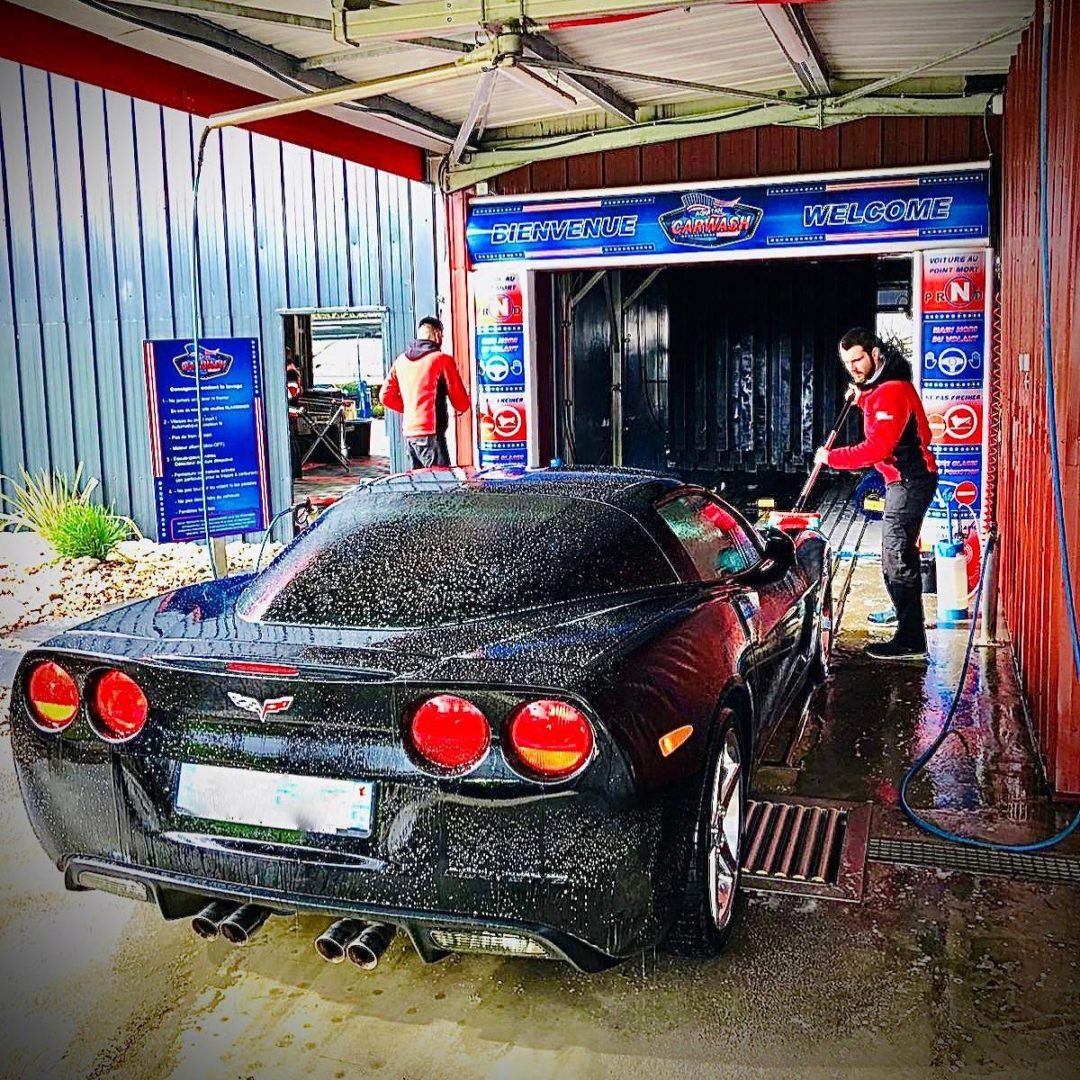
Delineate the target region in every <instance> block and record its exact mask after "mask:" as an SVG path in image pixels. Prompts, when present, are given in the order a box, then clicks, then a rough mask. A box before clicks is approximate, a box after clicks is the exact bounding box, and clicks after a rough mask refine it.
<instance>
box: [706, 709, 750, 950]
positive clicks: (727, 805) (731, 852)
mask: <svg viewBox="0 0 1080 1080" xmlns="http://www.w3.org/2000/svg"><path fill="white" fill-rule="evenodd" d="M742 818H743V805H742V754H741V753H740V751H739V740H738V737H737V735H736V734H735V731H734V729H733V728H730V727H729V728H728V730H727V731H726V732H725V733H724V742H723V745H722V746H721V748H720V756H719V758H718V759H717V762H716V767H715V768H714V769H713V780H712V791H711V794H710V798H709V847H708V883H709V913H710V915H711V917H712V922H713V926H715V927H716V929H717V930H724V929H725V928H726V927H727V925H728V923H730V922H731V917H732V914H733V913H734V911H735V888H736V885H737V884H738V878H739V855H740V852H741V848H742V825H743V821H742Z"/></svg>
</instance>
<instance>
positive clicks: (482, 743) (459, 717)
mask: <svg viewBox="0 0 1080 1080" xmlns="http://www.w3.org/2000/svg"><path fill="white" fill-rule="evenodd" d="M409 737H410V739H411V740H412V745H413V749H414V750H415V751H416V752H417V753H418V754H419V755H420V757H422V758H423V759H424V760H425V761H429V762H431V764H433V765H437V766H439V768H442V769H452V770H455V771H456V770H461V769H467V768H469V767H470V766H472V765H475V764H476V763H477V762H478V761H479V760H480V759H481V758H482V757H483V756H484V754H486V753H487V748H488V743H490V742H491V725H490V724H489V723H488V721H487V717H486V716H485V715H484V714H483V713H482V712H481V711H480V710H479V709H478V708H477V707H476V706H475V705H474V704H473V703H472V702H471V701H466V700H465V699H464V698H460V697H456V696H455V695H453V694H437V695H436V696H435V697H432V698H428V699H427V701H424V702H421V704H420V705H419V706H417V708H416V709H415V710H414V712H413V714H412V717H411V718H410V720H409Z"/></svg>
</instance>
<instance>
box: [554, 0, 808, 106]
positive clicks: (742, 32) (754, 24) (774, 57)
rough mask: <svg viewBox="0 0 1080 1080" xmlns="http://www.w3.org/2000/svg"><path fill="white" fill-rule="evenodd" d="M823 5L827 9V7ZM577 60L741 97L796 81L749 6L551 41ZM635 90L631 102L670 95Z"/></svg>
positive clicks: (662, 15) (678, 13)
mask: <svg viewBox="0 0 1080 1080" xmlns="http://www.w3.org/2000/svg"><path fill="white" fill-rule="evenodd" d="M826 6H827V5H826ZM548 36H549V37H550V39H551V40H552V41H553V42H554V43H555V44H556V45H558V46H559V47H560V48H561V49H564V50H565V51H566V53H567V54H568V55H569V56H572V57H573V58H574V60H576V61H578V62H579V63H583V64H596V65H598V66H600V67H607V68H618V69H621V70H623V71H632V72H635V73H647V74H650V75H662V76H664V77H665V78H674V79H688V80H692V81H697V82H709V83H719V84H721V85H726V86H735V87H740V88H742V89H745V90H759V89H762V88H765V89H768V88H771V87H773V86H784V85H793V84H794V82H795V80H794V76H793V75H792V73H791V69H790V68H789V67H788V65H787V62H786V61H785V60H784V56H783V53H781V51H780V50H779V48H778V47H777V45H776V42H775V41H774V40H773V37H772V34H771V33H770V32H769V29H768V27H767V25H766V24H765V20H764V18H763V17H762V15H761V13H760V12H759V11H758V10H757V9H756V8H754V7H744V6H741V5H736V6H732V7H724V6H717V7H708V8H692V9H690V10H689V11H687V10H685V9H683V8H679V9H677V10H675V11H665V12H659V13H657V14H655V15H649V16H646V17H644V18H641V19H632V20H630V21H627V22H619V23H611V24H609V25H606V26H589V27H583V28H581V29H577V30H574V29H568V30H559V31H557V32H555V33H551V34H549V35H548ZM630 86H632V87H633V88H634V89H633V90H632V95H629V96H632V97H633V99H634V100H635V101H646V100H648V101H655V100H658V99H659V97H660V96H666V94H667V92H666V91H662V90H658V89H657V88H655V87H650V86H648V85H647V84H645V83H633V84H628V89H629V88H630Z"/></svg>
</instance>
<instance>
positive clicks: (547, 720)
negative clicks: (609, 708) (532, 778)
mask: <svg viewBox="0 0 1080 1080" xmlns="http://www.w3.org/2000/svg"><path fill="white" fill-rule="evenodd" d="M507 738H508V740H509V743H510V750H511V751H512V753H513V755H514V757H516V758H517V760H518V761H519V762H520V763H521V764H522V765H524V766H525V767H526V768H527V769H528V770H529V771H530V772H534V773H536V774H537V775H538V776H541V777H544V778H546V779H557V778H558V777H561V776H569V775H570V774H571V773H575V772H577V770H578V769H580V768H581V766H582V765H584V764H585V762H586V761H588V760H589V755H590V754H591V753H592V748H593V732H592V725H591V724H590V723H589V719H588V717H587V716H586V715H585V714H584V713H583V712H582V711H581V710H580V709H575V708H574V706H573V705H568V704H567V703H566V702H565V701H549V700H546V699H545V700H541V701H530V702H529V703H528V704H527V705H522V706H521V708H519V709H518V710H517V711H516V712H515V713H514V714H513V715H512V716H511V717H510V724H509V728H508V734H507Z"/></svg>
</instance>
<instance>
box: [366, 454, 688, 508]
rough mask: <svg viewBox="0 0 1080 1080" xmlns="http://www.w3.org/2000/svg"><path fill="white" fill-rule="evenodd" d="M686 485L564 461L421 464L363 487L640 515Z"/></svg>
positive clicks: (655, 476)
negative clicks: (554, 502) (592, 506)
mask: <svg viewBox="0 0 1080 1080" xmlns="http://www.w3.org/2000/svg"><path fill="white" fill-rule="evenodd" d="M685 486H686V485H685V484H684V483H683V482H682V481H681V480H678V479H675V478H674V477H671V476H663V475H661V474H658V473H651V472H647V471H645V470H642V469H624V468H599V467H597V466H593V465H561V466H551V467H545V468H538V469H530V468H522V467H506V468H496V469H475V468H471V467H469V468H455V469H417V470H414V471H413V472H407V473H396V474H394V475H392V476H386V477H382V478H380V479H378V480H375V481H373V482H372V483H370V484H368V485H365V487H364V488H363V489H360V490H367V491H370V492H372V493H373V494H375V493H378V492H394V493H399V494H404V493H412V494H421V493H424V492H430V493H433V494H434V493H438V494H460V495H471V494H476V493H481V492H483V493H492V494H499V495H507V496H515V495H516V496H521V495H524V496H536V495H540V496H557V497H560V498H565V499H582V500H586V501H589V502H599V503H605V504H607V505H609V506H614V507H618V508H619V509H621V510H625V511H628V512H629V513H632V514H634V515H635V516H636V515H639V514H641V513H643V512H644V511H645V510H647V509H648V508H649V507H650V506H652V505H653V503H654V502H656V500H657V499H658V498H660V497H661V496H662V495H664V494H666V493H667V492H669V491H675V490H677V489H679V488H682V487H685Z"/></svg>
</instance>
